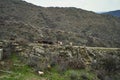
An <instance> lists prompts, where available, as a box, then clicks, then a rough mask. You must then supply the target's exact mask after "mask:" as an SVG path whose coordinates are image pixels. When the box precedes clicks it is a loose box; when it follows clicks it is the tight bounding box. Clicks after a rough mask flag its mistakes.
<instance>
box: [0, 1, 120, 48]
mask: <svg viewBox="0 0 120 80" xmlns="http://www.w3.org/2000/svg"><path fill="white" fill-rule="evenodd" d="M119 25H120V19H119V18H116V17H113V16H108V15H100V14H96V13H94V12H89V11H85V10H81V9H77V8H72V7H71V8H57V7H56V8H53V7H49V8H44V7H39V6H35V5H32V4H30V3H27V2H25V1H21V0H0V33H1V35H0V39H1V40H4V39H10V38H11V37H12V38H15V39H19V38H22V39H25V40H28V41H35V40H38V39H40V40H41V39H43V40H50V41H63V43H64V44H68V43H69V42H73V44H75V45H87V46H105V47H120V42H119V41H120V37H119V36H120V32H119V31H120V26H119Z"/></svg>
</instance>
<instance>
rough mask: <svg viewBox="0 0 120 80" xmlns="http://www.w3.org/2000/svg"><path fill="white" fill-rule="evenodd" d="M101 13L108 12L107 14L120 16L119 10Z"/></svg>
mask: <svg viewBox="0 0 120 80" xmlns="http://www.w3.org/2000/svg"><path fill="white" fill-rule="evenodd" d="M102 14H109V15H112V16H116V17H120V10H116V11H110V12H104V13H102Z"/></svg>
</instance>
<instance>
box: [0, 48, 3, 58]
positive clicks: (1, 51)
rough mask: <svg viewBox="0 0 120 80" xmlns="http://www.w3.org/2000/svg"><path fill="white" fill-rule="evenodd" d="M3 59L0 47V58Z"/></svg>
mask: <svg viewBox="0 0 120 80" xmlns="http://www.w3.org/2000/svg"><path fill="white" fill-rule="evenodd" d="M2 59H3V49H0V60H2Z"/></svg>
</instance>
